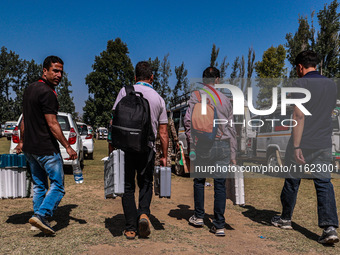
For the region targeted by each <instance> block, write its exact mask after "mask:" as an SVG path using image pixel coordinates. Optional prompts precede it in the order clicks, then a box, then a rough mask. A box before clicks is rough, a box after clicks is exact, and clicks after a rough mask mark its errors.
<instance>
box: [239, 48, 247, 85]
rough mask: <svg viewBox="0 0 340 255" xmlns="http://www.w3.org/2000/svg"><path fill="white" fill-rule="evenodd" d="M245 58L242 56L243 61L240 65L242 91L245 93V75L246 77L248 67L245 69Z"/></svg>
mask: <svg viewBox="0 0 340 255" xmlns="http://www.w3.org/2000/svg"><path fill="white" fill-rule="evenodd" d="M245 65H246V64H245V60H244V56H243V55H242V58H241V61H240V63H239V74H238V77H239V78H240V79H241V84H240V86H241V90H242V91H244V89H245V88H244V87H245V84H246V83H245V75H246V67H245Z"/></svg>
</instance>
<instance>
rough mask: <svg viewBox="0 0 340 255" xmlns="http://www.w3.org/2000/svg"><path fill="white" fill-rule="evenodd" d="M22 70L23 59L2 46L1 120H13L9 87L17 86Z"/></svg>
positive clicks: (0, 62)
mask: <svg viewBox="0 0 340 255" xmlns="http://www.w3.org/2000/svg"><path fill="white" fill-rule="evenodd" d="M23 70H24V64H23V61H22V60H21V59H20V58H19V55H18V54H16V53H15V52H13V51H9V52H8V51H7V48H5V47H2V48H1V52H0V120H1V121H2V122H5V121H8V120H15V119H16V118H17V117H19V116H17V115H16V113H15V111H14V107H13V105H14V98H13V97H12V96H11V88H12V87H13V86H15V87H18V86H19V85H20V80H21V78H22V73H23Z"/></svg>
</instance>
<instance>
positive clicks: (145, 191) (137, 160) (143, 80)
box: [113, 61, 169, 239]
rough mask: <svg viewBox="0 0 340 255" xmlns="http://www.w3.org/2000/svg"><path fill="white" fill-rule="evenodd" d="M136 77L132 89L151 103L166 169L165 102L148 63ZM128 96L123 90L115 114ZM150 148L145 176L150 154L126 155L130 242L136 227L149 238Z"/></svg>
mask: <svg viewBox="0 0 340 255" xmlns="http://www.w3.org/2000/svg"><path fill="white" fill-rule="evenodd" d="M135 74H136V76H135V79H136V82H137V83H136V84H135V85H133V86H134V90H135V91H137V92H141V93H142V94H143V97H144V98H145V99H147V100H148V101H149V105H150V117H151V125H152V130H153V133H154V135H155V137H157V131H158V130H159V135H160V138H161V144H162V151H163V158H161V159H160V161H161V164H162V165H163V166H166V159H167V152H168V143H169V138H168V129H167V125H168V117H167V114H166V107H165V102H164V100H163V98H161V97H160V95H159V94H158V93H157V92H156V91H155V90H154V88H153V87H152V85H151V84H152V82H153V74H152V68H151V66H150V64H149V63H148V62H146V61H142V62H139V63H138V64H137V65H136V68H135ZM125 96H126V91H125V88H122V89H121V90H120V92H119V94H118V96H117V99H116V102H115V104H114V106H113V111H114V110H115V108H116V106H117V104H118V102H119V101H120V100H121V99H122V98H123V97H125ZM113 114H114V112H113ZM149 147H150V151H151V150H153V151H152V153H153V157H152V160H151V163H149V164H148V166H147V168H146V169H145V172H144V173H142V172H143V169H144V168H145V166H146V165H147V163H148V155H149V152H146V153H134V152H125V193H124V195H123V198H122V204H123V210H124V216H125V221H126V226H125V231H124V235H125V236H126V238H127V239H134V238H135V237H136V232H137V225H138V233H139V236H140V237H147V236H148V235H150V221H149V215H150V204H151V198H152V180H153V169H154V164H155V153H154V152H155V145H154V143H151V142H150V144H149ZM136 172H137V183H138V186H139V205H138V210H137V208H136V202H135V176H136Z"/></svg>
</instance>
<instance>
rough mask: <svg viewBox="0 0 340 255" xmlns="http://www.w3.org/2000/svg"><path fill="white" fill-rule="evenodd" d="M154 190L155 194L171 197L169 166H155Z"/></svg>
mask: <svg viewBox="0 0 340 255" xmlns="http://www.w3.org/2000/svg"><path fill="white" fill-rule="evenodd" d="M154 190H155V195H156V196H157V195H158V196H159V197H166V198H170V197H171V167H162V166H161V167H160V166H156V167H155V169H154Z"/></svg>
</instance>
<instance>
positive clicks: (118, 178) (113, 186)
mask: <svg viewBox="0 0 340 255" xmlns="http://www.w3.org/2000/svg"><path fill="white" fill-rule="evenodd" d="M124 172H125V163H124V151H122V150H114V151H113V152H111V154H110V156H109V157H108V159H107V160H105V162H104V191H105V198H116V197H117V196H122V195H123V194H124Z"/></svg>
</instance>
